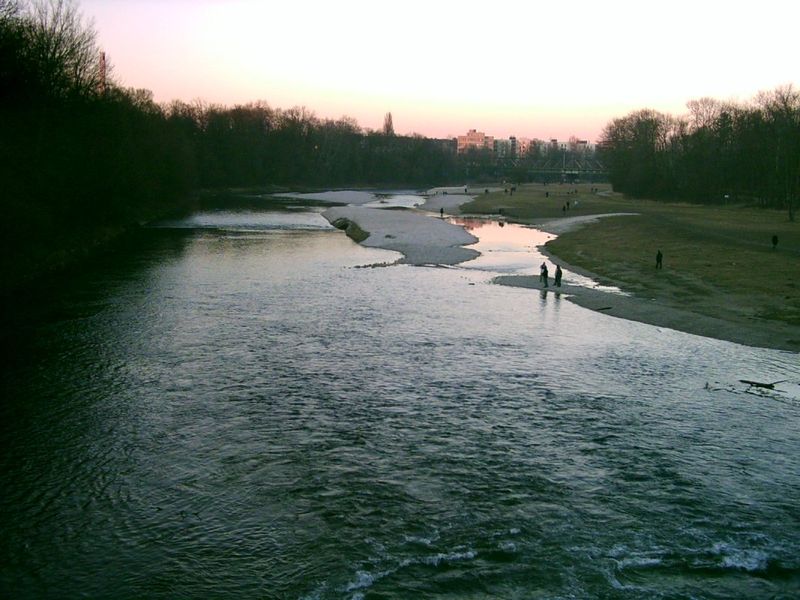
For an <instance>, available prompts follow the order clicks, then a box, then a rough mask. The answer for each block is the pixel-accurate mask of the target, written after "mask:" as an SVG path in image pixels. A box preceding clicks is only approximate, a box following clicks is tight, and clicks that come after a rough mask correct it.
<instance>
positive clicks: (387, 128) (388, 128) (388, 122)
mask: <svg viewBox="0 0 800 600" xmlns="http://www.w3.org/2000/svg"><path fill="white" fill-rule="evenodd" d="M383 135H394V125H393V124H392V113H390V112H387V113H386V116H385V117H384V118H383Z"/></svg>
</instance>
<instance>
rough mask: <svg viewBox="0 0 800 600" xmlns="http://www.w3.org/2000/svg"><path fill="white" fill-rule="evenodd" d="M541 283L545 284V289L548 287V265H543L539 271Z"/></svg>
mask: <svg viewBox="0 0 800 600" xmlns="http://www.w3.org/2000/svg"><path fill="white" fill-rule="evenodd" d="M539 281H541V282H542V283H543V284H544V287H547V265H546V264H545V263H542V267H541V269H539Z"/></svg>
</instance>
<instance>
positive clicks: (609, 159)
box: [600, 86, 800, 220]
mask: <svg viewBox="0 0 800 600" xmlns="http://www.w3.org/2000/svg"><path fill="white" fill-rule="evenodd" d="M687 107H688V110H689V112H688V114H687V115H684V116H678V117H676V116H672V115H669V114H664V113H660V112H657V111H654V110H640V111H636V112H632V113H630V114H629V115H627V116H625V117H622V118H618V119H614V120H612V121H611V122H610V123H609V124H608V125H607V126H606V127H605V129H604V131H603V134H602V140H601V142H600V149H601V156H602V158H603V161H604V163H605V166H606V168H607V169H608V171H609V177H610V180H611V183H612V184H613V185H614V189H616V190H618V191H620V192H623V193H626V194H630V195H635V196H640V197H648V198H655V199H667V198H668V199H678V200H686V201H690V202H697V203H703V204H715V203H725V202H738V203H742V202H744V203H749V204H757V205H760V206H764V207H768V208H775V209H781V210H787V211H788V214H789V218H790V219H792V220H794V214H795V211H796V208H797V204H798V195H800V92H798V91H797V90H795V89H793V88H792V86H783V87H778V88H776V89H775V90H772V91H768V92H761V93H759V94H758V95H757V96H756V97H755V98H754V99H753V100H751V101H749V102H746V103H734V102H722V101H718V100H714V99H711V98H702V99H700V100H692V101H690V102H688V103H687Z"/></svg>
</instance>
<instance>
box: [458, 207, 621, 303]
mask: <svg viewBox="0 0 800 600" xmlns="http://www.w3.org/2000/svg"><path fill="white" fill-rule="evenodd" d="M449 220H450V222H452V223H455V224H457V225H461V226H462V227H464V228H465V229H467V230H469V232H470V233H472V234H473V235H474V236H476V237H477V238H479V241H478V242H477V243H475V244H473V245H471V246H469V247H470V248H473V249H475V250H478V251H479V252H480V253H481V255H480V256H479V257H478V258H475V259H473V260H471V261H469V262H466V263H462V265H461V266H462V267H464V268H467V269H480V270H486V271H493V272H496V273H502V274H515V275H537V276H538V275H539V268H540V266H541V264H542V263H546V264H547V265H548V266H547V268H548V271H549V272H550V273H551V274H552V273H555V270H556V263H554V262H553V261H552V260H551V259H550V258H548V257H547V256H545V255H544V254H542V253H541V252H540V251H539V248H540V247H543V246H544V245H545V244H546V243H547V242H549V241H550V240H553V239H555V238H556V236H555V235H553V234H551V233H547V232H545V231H541V230H539V229H534V228H532V227H526V226H524V225H517V224H514V223H505V222H503V221H497V220H492V219H482V218H476V217H471V218H453V219H449ZM563 271H564V275H563V282H564V283H565V284H572V285H579V286H582V287H589V288H594V289H597V290H602V291H605V292H610V293H615V294H623V293H624V292H622V291H621V290H620V289H619V288H617V287H614V286H607V285H600V284H599V283H597V282H596V281H594V280H592V279H591V278H589V277H585V276H584V275H579V274H578V273H574V272H572V271H569V270H567V269H564V270H563ZM551 277H552V275H551Z"/></svg>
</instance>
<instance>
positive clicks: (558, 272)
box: [555, 265, 562, 287]
mask: <svg viewBox="0 0 800 600" xmlns="http://www.w3.org/2000/svg"><path fill="white" fill-rule="evenodd" d="M561 275H562V272H561V265H556V278H555V281H556V287H561Z"/></svg>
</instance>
